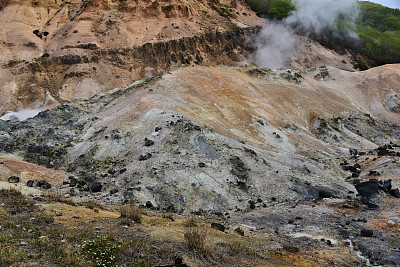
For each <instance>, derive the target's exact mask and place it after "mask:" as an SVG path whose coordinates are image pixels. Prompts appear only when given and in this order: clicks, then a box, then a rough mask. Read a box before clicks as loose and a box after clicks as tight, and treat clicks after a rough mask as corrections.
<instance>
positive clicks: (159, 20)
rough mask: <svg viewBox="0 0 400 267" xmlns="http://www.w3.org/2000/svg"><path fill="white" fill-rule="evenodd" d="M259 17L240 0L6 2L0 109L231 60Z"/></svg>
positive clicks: (238, 56) (239, 56)
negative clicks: (189, 66)
mask: <svg viewBox="0 0 400 267" xmlns="http://www.w3.org/2000/svg"><path fill="white" fill-rule="evenodd" d="M258 20H259V19H258V18H257V17H256V16H255V14H254V13H253V12H252V11H251V10H249V8H248V7H247V6H246V5H245V4H244V1H186V0H179V1H178V0H170V1H79V0H76V1H30V2H26V1H9V2H8V3H7V5H5V7H4V8H3V9H2V10H1V12H0V23H1V25H2V28H3V31H2V33H0V41H1V43H2V46H1V48H0V49H1V52H2V53H1V56H0V62H1V63H2V71H1V74H0V80H1V81H2V84H3V85H2V86H1V88H0V91H1V93H2V95H3V96H4V97H3V98H2V99H1V101H0V112H2V113H3V112H4V111H6V110H14V111H15V110H18V109H23V108H40V107H51V106H54V105H56V104H58V103H62V102H63V101H65V100H72V99H75V98H86V97H90V96H92V95H94V94H95V93H98V92H102V91H106V90H109V89H110V88H115V87H119V86H124V85H128V84H130V83H132V82H133V81H135V80H137V79H139V78H143V77H145V76H152V75H155V74H157V73H159V72H160V71H162V70H166V69H168V68H169V67H170V66H179V65H181V64H186V65H188V64H220V63H222V62H224V63H225V64H235V63H237V62H240V61H243V58H244V57H245V56H246V55H248V53H249V52H250V51H251V49H250V46H249V45H248V44H247V41H248V39H249V38H251V37H252V36H254V35H255V33H256V31H257V29H256V27H257V26H258V25H259V21H258Z"/></svg>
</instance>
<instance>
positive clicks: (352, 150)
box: [349, 148, 358, 155]
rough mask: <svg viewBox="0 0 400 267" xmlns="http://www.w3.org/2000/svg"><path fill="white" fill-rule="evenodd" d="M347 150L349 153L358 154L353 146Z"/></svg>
mask: <svg viewBox="0 0 400 267" xmlns="http://www.w3.org/2000/svg"><path fill="white" fill-rule="evenodd" d="M349 152H350V155H357V154H358V151H357V149H354V148H349Z"/></svg>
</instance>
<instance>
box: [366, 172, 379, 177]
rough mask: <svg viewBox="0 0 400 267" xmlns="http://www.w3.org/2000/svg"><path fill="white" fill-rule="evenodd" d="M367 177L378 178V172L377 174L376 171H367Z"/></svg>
mask: <svg viewBox="0 0 400 267" xmlns="http://www.w3.org/2000/svg"><path fill="white" fill-rule="evenodd" d="M368 175H369V176H379V175H381V174H380V173H379V172H377V171H369V173H368Z"/></svg>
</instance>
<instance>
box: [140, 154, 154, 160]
mask: <svg viewBox="0 0 400 267" xmlns="http://www.w3.org/2000/svg"><path fill="white" fill-rule="evenodd" d="M151 157H152V154H151V153H146V154H143V155H140V156H139V161H145V160H148V159H149V158H151Z"/></svg>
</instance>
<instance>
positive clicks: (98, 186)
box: [90, 182, 103, 192]
mask: <svg viewBox="0 0 400 267" xmlns="http://www.w3.org/2000/svg"><path fill="white" fill-rule="evenodd" d="M101 189H103V186H102V184H101V183H100V182H94V183H92V184H91V185H90V190H91V191H92V192H100V191H101Z"/></svg>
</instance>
